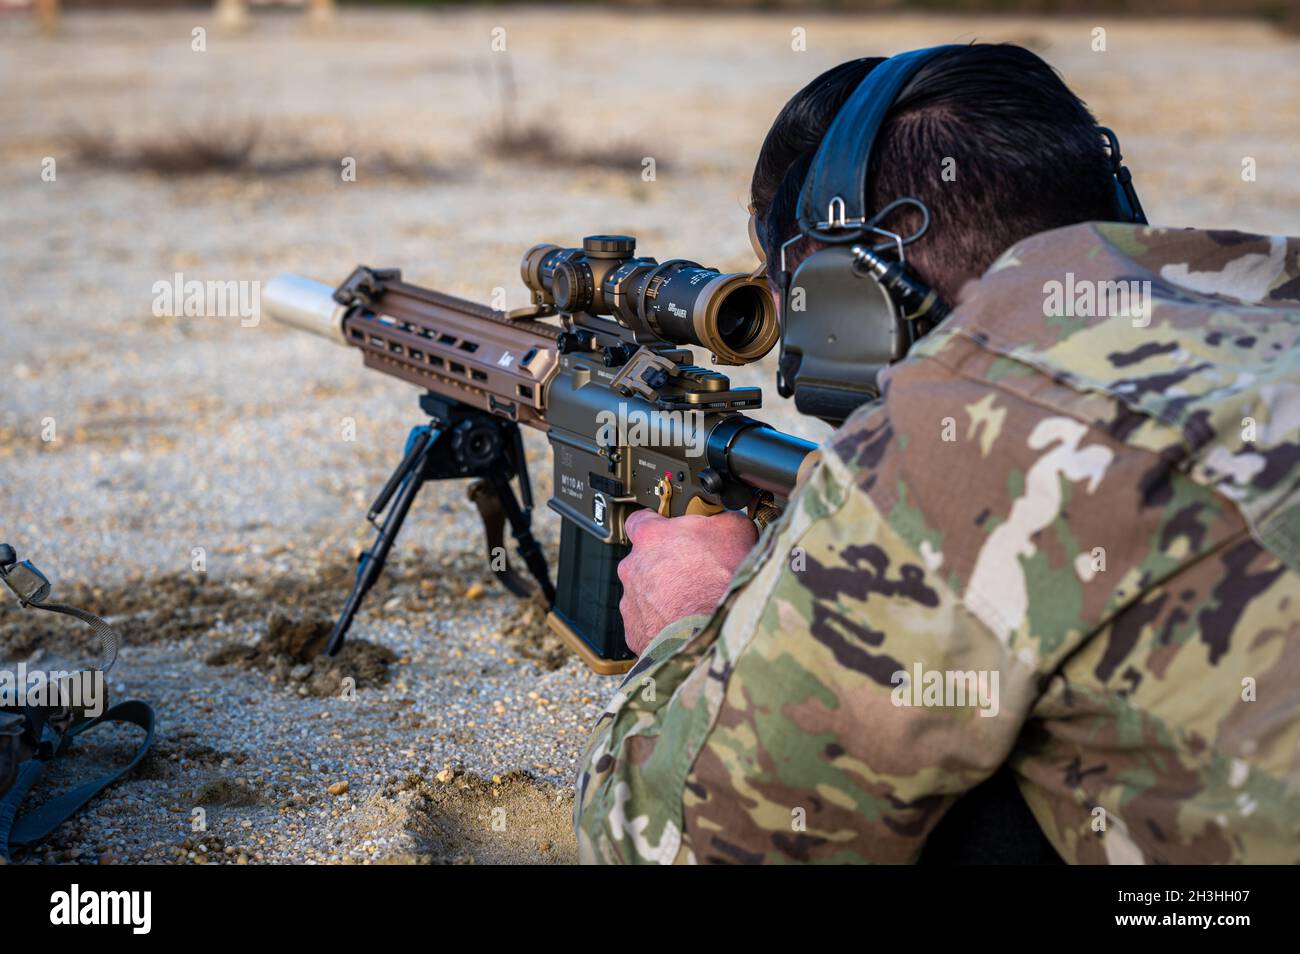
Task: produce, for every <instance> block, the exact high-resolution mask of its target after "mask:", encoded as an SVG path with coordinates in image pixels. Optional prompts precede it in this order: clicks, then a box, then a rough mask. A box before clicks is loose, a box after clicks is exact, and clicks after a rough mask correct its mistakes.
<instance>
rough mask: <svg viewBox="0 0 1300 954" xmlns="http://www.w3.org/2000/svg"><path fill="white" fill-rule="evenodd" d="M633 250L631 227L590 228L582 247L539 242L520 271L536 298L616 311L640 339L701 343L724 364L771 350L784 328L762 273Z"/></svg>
mask: <svg viewBox="0 0 1300 954" xmlns="http://www.w3.org/2000/svg"><path fill="white" fill-rule="evenodd" d="M635 251H636V239H634V238H633V237H632V236H630V235H589V236H587V237H586V238H585V239H583V240H582V248H560V247H559V246H558V245H550V244H541V245H534V246H533V247H532V248H530V249H529V250H528V251H527V252H526V253H525V254H524V259H523V262H522V263H521V264H520V266H519V272H520V275H521V276H522V277H523V280H524V284H525V285H527V286H528V287H529V289H530V290H531V291H532V292H533V296H534V299H535V301H536V303H537V304H540V305H553V306H554V307H555V308H556V309H557V310H558V311H561V312H564V313H566V314H575V313H578V312H584V313H586V314H591V315H601V316H607V317H612V318H614V319H615V320H616V321H617V322H618V323H619V324H621V325H622V326H623V327H625V328H628V329H630V330H632V331H633V332H635V333H636V335H637V339H638V341H640V340H641V339H643V338H645V339H658V340H660V341H667V342H670V343H672V344H678V345H696V346H698V347H701V348H706V349H708V350H709V351H711V352H712V353H713V355H714V357H715V358H716V359H717V361H718V362H719V363H720V364H747V363H748V362H750V361H757V360H758V359H759V358H761V357H763V355H765V354H767V353H768V352H769V351H771V350H772V346H773V345H775V344H776V341H777V338H778V336H779V335H780V329H779V327H778V325H777V317H776V306H775V304H774V303H773V301H772V297H771V295H770V294H769V293H768V289H767V285H766V283H765V282H764V281H763V280H762V279H760V278H752V277H750V276H749V275H748V274H746V273H744V272H735V273H732V274H727V275H724V274H722V273H720V272H719V271H718V270H717V269H715V268H705V267H703V266H702V265H699V264H697V263H696V262H688V261H685V260H683V259H672V260H670V261H667V262H662V263H661V262H657V261H655V260H654V259H653V258H636V257H634V255H633V253H634V252H635Z"/></svg>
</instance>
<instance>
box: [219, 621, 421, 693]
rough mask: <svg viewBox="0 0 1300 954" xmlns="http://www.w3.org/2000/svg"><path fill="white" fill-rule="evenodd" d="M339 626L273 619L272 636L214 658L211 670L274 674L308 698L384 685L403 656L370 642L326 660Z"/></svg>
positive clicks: (351, 643)
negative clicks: (347, 683)
mask: <svg viewBox="0 0 1300 954" xmlns="http://www.w3.org/2000/svg"><path fill="white" fill-rule="evenodd" d="M333 625H334V621H333V619H332V618H331V617H328V616H310V615H303V614H298V615H290V614H287V613H280V612H276V613H272V614H271V618H270V620H269V622H268V624H267V630H266V635H265V636H263V637H262V638H261V640H260V641H258V642H257V643H256V644H255V645H253V646H240V645H235V646H223V647H222V648H221V649H218V650H217V651H216V652H214V653H212V654H211V655H209V656H208V658H207V660H206V662H207V663H208V665H210V666H229V665H236V666H242V667H244V668H246V669H260V670H262V671H263V672H268V673H271V675H272V676H273V677H274V679H275V681H276V682H277V683H285V684H288V685H290V686H296V687H297V691H298V693H299V694H300V695H304V696H320V697H324V696H337V695H338V694H339V693H340V692H342V691H343V690H344V688H345V686H344V682H343V680H344V679H347V678H351V679H352V680H353V682H352V684H351V687H350V688H352V689H365V688H367V687H370V686H379V685H383V684H384V683H386V682H387V681H388V666H389V664H390V663H392V662H394V661H395V660H396V659H397V655H396V654H395V653H394V652H393V651H392V650H391V649H388V648H387V647H385V646H377V645H375V644H374V643H371V642H367V641H366V640H364V639H352V640H348V641H347V642H346V643H344V644H343V648H342V649H341V650H339V652H338V655H336V656H325V655H322V653H323V652H324V650H325V642H326V640H327V639H328V638H329V634H330V630H331V628H332V627H333Z"/></svg>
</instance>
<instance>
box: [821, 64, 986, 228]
mask: <svg viewBox="0 0 1300 954" xmlns="http://www.w3.org/2000/svg"><path fill="white" fill-rule="evenodd" d="M957 49H962V47H960V46H957V45H955V44H948V45H945V46H931V47H927V48H926V49H923V50H912V51H911V52H908V53H899V54H896V55H895V56H891V57H889V58H888V59H887V60H885V61H884V62H882V63H881V64H880V65H878V66H876V67H875V68H874V69H873V70H872V71H871V72H870V73H868V74H867V75H866V76H865V77H864V78H863V80H862V82H861V83H859V84H858V87H857V89H855V90H854V91H853V94H852V95H851V96H850V97H849V98H848V100H847V101H846V102H845V103H844V105H843V106H842V107H840V110H839V113H838V114H836V116H835V119H834V121H833V122H832V123H831V127H830V129H829V130H827V132H826V135H825V137H824V138H823V139H822V143H821V146H820V148H818V150H817V154H816V156H814V157H813V161H812V168H811V170H810V171H809V173H808V178H807V179H806V180H805V181H804V185H803V191H802V192H800V193H799V228H800V230H801V231H802V232H804V233H805V234H809V233H815V232H819V231H822V230H825V229H830V228H841V229H843V228H850V229H851V228H854V227H859V228H860V227H861V226H862V225H863V224H865V223H866V222H867V220H868V219H870V218H871V214H872V212H871V210H869V209H868V208H867V195H866V192H867V169H868V167H869V165H870V163H871V152H872V149H873V148H874V146H875V143H876V134H877V133H878V132H879V131H880V127H881V125H882V124H883V123H884V121H885V114H886V113H888V112H889V109H890V107H891V106H893V105H894V101H895V100H896V99H897V98H898V93H899V91H900V90H901V89H902V88H903V86H904V85H906V83H907V81H908V80H910V79H911V78H912V77H913V76H914V75H916V72H917V70H919V69H920V68H921V67H922V66H924V65H925V64H926V63H928V62H929V61H930V60H932V59H934V58H935V57H936V56H938V55H940V54H942V53H946V52H948V51H949V50H957ZM846 186H847V188H846Z"/></svg>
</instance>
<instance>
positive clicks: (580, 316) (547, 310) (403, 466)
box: [263, 235, 813, 674]
mask: <svg viewBox="0 0 1300 954" xmlns="http://www.w3.org/2000/svg"><path fill="white" fill-rule="evenodd" d="M635 248H636V241H635V239H633V238H631V237H630V236H625V235H596V236H588V237H587V238H586V239H585V240H584V241H583V247H582V248H560V247H558V246H555V245H549V244H541V245H535V246H533V247H532V248H531V249H529V250H528V252H527V253H526V254H525V255H524V258H523V262H522V264H521V266H520V273H521V276H522V278H523V281H524V283H525V285H527V286H528V288H529V290H530V292H531V296H532V304H530V305H529V306H528V307H526V308H520V309H515V310H513V311H508V312H507V311H500V310H497V309H493V308H489V307H487V306H485V305H480V304H477V303H475V302H471V301H466V300H464V299H461V298H455V297H453V296H451V295H446V294H443V293H441V292H437V291H433V290H431V289H428V288H421V287H419V286H417V285H413V284H410V283H408V282H404V281H402V277H401V272H400V271H399V270H397V269H374V268H368V267H366V266H359V267H358V268H357V269H356V270H354V271H353V272H352V274H351V275H349V276H348V278H347V279H346V280H345V281H344V282H343V283H342V284H341V285H339V286H338V287H337V288H331V287H330V286H328V285H324V284H322V283H320V282H315V281H312V280H310V279H306V278H302V277H299V276H296V275H280V276H278V277H276V278H275V279H273V280H272V281H271V282H269V283H268V285H267V287H266V289H265V291H264V293H263V307H264V308H265V309H266V310H267V312H268V313H269V314H270V315H271V317H272V318H274V319H275V320H277V321H279V322H281V323H284V324H287V325H290V326H293V327H296V328H299V329H303V330H307V331H311V332H313V333H316V334H320V335H323V336H325V337H327V338H330V339H331V340H334V341H336V342H339V343H341V344H345V345H350V346H352V347H355V348H358V349H359V350H360V351H361V353H362V359H363V361H364V363H365V366H366V367H368V368H372V369H374V370H376V371H380V372H383V373H385V374H391V375H393V376H394V377H397V378H401V379H402V380H404V381H408V382H410V383H412V384H415V385H417V386H419V387H422V388H424V389H425V393H424V395H422V396H421V398H420V408H421V410H422V411H423V412H424V413H425V414H426V415H427V416H428V418H429V423H428V424H426V425H421V426H418V427H416V428H415V429H413V430H412V431H411V434H410V436H409V437H408V439H407V444H406V450H405V453H404V455H403V458H402V462H401V463H400V464H399V465H398V467H397V469H396V470H395V471H394V472H393V474H392V476H391V477H389V479H388V481H387V482H386V483H385V484H384V487H383V489H382V490H381V491H380V493H379V496H378V497H377V498H376V499H375V502H374V503H373V504H372V505H371V507H370V510H369V512H368V513H367V520H368V521H369V522H370V523H372V524H374V526H375V527H376V529H377V531H378V532H377V535H376V537H375V541H374V544H373V545H372V546H371V547H370V548H369V549H368V550H366V551H364V552H363V553H362V554H361V555H360V557H359V558H358V560H359V562H358V567H357V577H356V583H355V585H354V586H353V589H352V592H351V594H350V595H349V596H348V599H347V602H346V603H345V605H344V608H343V611H342V613H341V614H340V616H339V619H338V621H337V622H336V623H335V625H334V628H333V631H332V632H331V634H330V639H329V643H328V644H327V649H326V651H327V652H328V653H329V654H331V655H333V654H334V653H336V652H338V650H339V648H340V647H341V646H342V645H343V639H344V636H345V635H346V633H347V630H348V627H349V626H350V625H351V622H352V618H353V617H354V616H355V614H356V612H357V609H358V607H359V606H360V604H361V601H362V600H363V599H364V598H365V595H366V592H367V591H368V590H369V589H370V588H371V586H373V585H374V583H375V581H376V580H377V579H378V577H379V574H380V573H381V572H382V570H383V566H384V562H385V559H386V557H387V555H388V552H389V550H390V549H391V547H392V545H393V542H394V540H395V539H396V537H397V534H398V531H399V530H400V529H401V526H402V522H403V521H404V520H405V519H406V515H407V512H408V511H409V510H410V507H411V504H412V502H413V501H414V499H415V496H416V494H417V493H418V492H419V489H420V487H421V486H422V485H423V483H424V482H425V481H427V480H443V479H452V478H472V479H473V482H472V483H471V485H470V488H469V496H470V499H471V500H473V501H474V503H475V505H476V506H477V508H478V510H479V513H480V515H481V516H482V518H483V524H484V528H485V531H486V539H487V547H488V555H489V565H490V566H491V568H492V571H493V573H494V574H495V575H496V577H497V578H498V579H499V580H500V581H501V583H502V584H503V585H504V586H505V587H506V588H507V589H508V590H510V592H512V593H514V594H515V595H517V596H520V597H524V598H527V597H530V596H533V595H536V592H537V591H540V595H541V596H542V598H543V599H544V600H545V602H546V604H547V606H548V610H549V611H548V614H547V622H548V624H549V625H550V627H551V628H552V629H553V630H554V631H555V632H556V633H557V634H558V635H559V636H560V638H561V639H562V640H563V641H564V642H565V643H566V645H568V646H569V647H570V648H571V649H573V650H574V651H575V652H577V653H578V655H579V656H580V657H581V658H582V660H583V661H584V662H585V663H586V664H587V665H588V666H590V667H591V668H592V669H593V670H595V671H596V672H599V673H603V674H612V673H619V672H625V671H627V669H629V668H630V667H631V665H632V663H633V662H634V661H635V660H634V658H633V656H632V653H631V652H630V651H629V650H628V648H627V645H626V643H625V642H624V639H623V621H622V617H621V616H620V614H619V600H620V599H621V598H622V585H621V583H620V582H619V579H618V573H617V568H618V562H619V560H621V559H622V558H623V557H624V556H625V555H626V554H627V552H628V550H629V547H630V545H629V543H628V540H627V536H626V534H625V533H624V529H623V524H624V521H625V519H626V518H627V515H628V514H629V513H631V512H632V511H633V510H635V509H637V508H641V507H652V508H654V509H655V510H657V511H658V512H659V513H660V514H662V515H663V516H666V517H674V516H681V515H682V514H713V513H718V512H720V511H722V510H723V509H724V508H726V509H733V510H739V509H742V508H743V509H747V511H748V513H749V515H750V517H751V518H753V519H754V520H755V521H756V522H757V523H758V524H759V525H760V526H762V525H765V524H766V523H767V522H768V521H770V520H771V519H772V518H773V517H775V516H776V515H778V514H779V513H780V508H781V506H782V505H783V504H784V502H785V499H786V498H787V497H788V496H789V494H790V492H791V490H792V489H793V487H794V485H795V482H796V477H797V475H798V472H799V467H800V465H801V464H802V463H803V461H804V458H805V457H806V456H807V455H808V453H809V452H810V451H812V449H813V445H812V444H810V443H809V442H807V441H804V440H801V439H799V438H797V437H792V436H790V435H788V434H783V433H781V432H780V431H777V430H775V429H773V428H771V427H769V426H768V425H766V424H763V423H762V422H760V421H757V420H754V419H753V418H751V417H748V416H747V415H746V414H744V413H743V412H744V411H749V410H753V409H755V408H757V407H759V406H760V405H761V403H762V393H761V391H760V389H758V388H754V387H734V388H733V387H732V386H731V382H730V381H729V379H728V378H727V377H726V376H725V375H723V374H721V373H720V372H718V371H716V370H713V369H710V368H704V367H700V366H698V365H696V364H695V363H694V355H693V354H692V352H691V350H690V346H696V347H700V348H703V349H705V350H707V351H709V352H711V353H712V355H713V359H714V363H715V364H722V365H740V364H745V363H747V362H750V361H756V360H758V359H759V358H761V357H762V356H763V355H764V354H766V353H767V352H768V351H769V350H771V348H772V346H773V345H774V344H775V343H776V341H777V337H778V335H779V328H778V325H777V319H776V311H775V305H774V303H773V301H772V299H771V297H770V295H769V294H768V291H767V289H766V287H765V285H764V283H763V280H762V279H761V278H758V277H756V276H751V275H746V274H744V273H733V274H721V273H719V272H718V271H717V270H716V269H710V268H704V267H702V266H700V265H698V264H696V263H694V262H687V261H682V260H671V261H667V262H663V263H659V262H657V261H655V260H654V259H652V258H638V257H635V256H634V252H635ZM552 318H554V319H557V321H558V323H552V322H550V321H548V319H552ZM521 424H524V425H528V426H530V427H535V428H537V429H539V430H541V431H544V432H545V433H546V435H547V437H548V439H549V440H550V444H551V448H552V451H553V456H554V462H555V470H554V495H553V496H552V497H551V499H550V501H548V506H549V507H550V508H551V509H552V510H554V511H555V512H556V513H558V514H559V515H560V517H561V518H562V520H561V531H560V552H559V562H558V567H557V574H556V582H555V584H554V585H553V584H552V583H551V580H550V574H549V568H548V566H547V561H546V558H545V555H544V554H543V552H542V549H541V547H540V545H539V544H538V542H537V541H536V539H535V538H534V537H533V535H532V529H531V526H532V511H533V496H532V488H531V485H530V481H529V478H528V470H527V465H526V462H525V459H524V451H523V441H522V437H521V434H520V431H519V425H521ZM512 481H514V482H515V483H516V484H517V485H518V490H519V494H518V497H516V495H515V492H514V488H513V486H512V483H511V482H512ZM385 510H388V514H387V516H386V517H385V519H384V521H383V523H378V522H377V521H378V518H379V516H380V515H381V514H382V513H384V511H385ZM507 523H508V524H509V526H510V530H511V534H512V536H513V537H514V540H515V544H516V550H517V552H518V554H519V556H520V558H521V559H522V561H523V563H524V566H525V567H527V569H528V571H529V573H530V574H531V575H532V577H533V579H534V580H535V581H536V589H534V587H533V586H532V585H530V584H529V583H528V582H527V581H525V580H524V579H523V578H522V577H521V576H519V575H518V574H517V573H516V572H515V571H514V570H513V569H512V568H511V567H510V564H509V561H508V559H507V558H506V551H505V547H504V545H503V542H504V527H505V525H506V524H507Z"/></svg>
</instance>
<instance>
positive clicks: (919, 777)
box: [575, 453, 1034, 863]
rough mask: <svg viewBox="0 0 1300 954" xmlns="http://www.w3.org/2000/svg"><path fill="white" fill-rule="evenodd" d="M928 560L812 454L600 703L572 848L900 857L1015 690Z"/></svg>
mask: <svg viewBox="0 0 1300 954" xmlns="http://www.w3.org/2000/svg"><path fill="white" fill-rule="evenodd" d="M895 516H896V515H895ZM940 562H941V561H938V560H937V558H936V557H935V556H934V555H931V556H930V558H929V559H928V560H927V557H926V556H925V555H923V554H922V553H918V552H916V551H915V550H913V549H912V548H911V547H910V546H909V545H908V544H907V543H906V542H905V541H904V540H903V538H902V537H901V536H900V535H899V534H898V533H897V532H896V531H895V530H894V529H893V527H892V526H891V523H890V521H888V520H886V519H885V516H884V515H882V514H881V513H880V512H879V511H878V510H877V509H876V507H875V505H874V504H873V502H872V500H871V499H870V497H869V496H868V495H867V494H866V493H865V492H864V491H863V489H862V488H861V487H860V486H859V485H858V483H857V482H855V480H854V473H853V471H852V470H851V469H850V468H849V467H848V466H847V465H846V464H845V463H844V461H843V459H841V457H839V456H837V455H836V454H834V453H827V454H826V455H825V459H823V460H822V461H821V463H820V464H819V465H818V467H817V469H816V470H815V471H814V472H813V474H812V475H811V477H810V479H809V480H808V481H806V482H805V484H804V485H803V486H802V488H801V490H800V491H799V492H798V493H797V494H796V496H795V497H794V498H793V500H792V501H791V504H790V507H789V508H788V509H787V511H786V514H785V516H784V517H783V518H782V519H781V520H780V521H779V522H778V523H777V524H775V525H774V526H773V527H772V528H771V529H769V531H768V532H767V533H765V534H764V536H763V538H762V539H761V541H760V543H759V545H758V546H757V547H756V548H755V550H754V552H752V553H751V554H750V557H749V558H748V559H747V561H746V562H745V564H744V565H743V566H742V567H741V568H740V570H739V571H738V572H737V574H736V577H735V579H734V580H733V582H732V585H731V589H730V590H729V591H728V594H727V596H726V597H725V598H724V600H723V601H722V603H721V605H720V606H719V608H718V610H716V611H715V612H714V614H713V615H712V616H711V617H710V618H708V619H707V620H700V619H692V620H690V621H681V622H680V623H679V624H675V625H674V626H673V627H669V629H667V630H665V631H664V632H663V633H661V634H660V636H659V637H657V638H656V641H655V645H654V646H653V647H652V648H653V649H654V650H656V652H654V653H653V654H647V657H646V658H643V659H642V660H641V661H640V662H638V665H637V666H636V667H635V668H634V669H633V670H632V671H631V672H630V673H629V674H628V677H627V679H626V680H625V681H624V683H623V685H622V687H621V688H620V690H619V691H618V693H617V694H616V695H615V697H614V699H613V700H611V702H610V704H609V706H608V707H607V709H606V711H605V713H604V714H603V715H602V716H601V719H600V720H599V722H598V724H597V728H596V732H595V735H594V737H593V739H592V741H591V743H590V744H589V748H588V750H587V753H586V757H585V764H584V766H583V771H582V773H581V775H580V777H579V783H578V799H577V804H576V807H575V823H576V827H577V831H578V841H579V852H580V856H581V857H582V859H583V860H584V861H601V862H652V863H669V862H692V861H698V862H782V861H787V862H795V861H797V862H816V861H823V862H850V861H859V862H862V861H865V862H909V861H912V860H914V859H915V858H916V856H917V854H919V852H920V849H921V847H922V845H923V844H924V841H925V838H926V836H927V834H928V833H929V831H930V830H931V829H932V828H933V827H934V825H935V823H936V822H937V821H938V820H939V818H940V817H941V816H942V814H943V812H944V811H945V810H946V809H947V807H948V806H949V805H950V804H951V803H952V801H954V800H955V798H956V797H957V796H958V795H960V794H961V793H962V792H964V791H965V790H967V789H969V788H971V787H973V786H974V785H976V784H978V783H979V782H980V781H982V780H983V779H984V778H986V777H987V776H988V775H989V774H991V773H992V772H993V771H994V770H995V769H996V768H997V766H998V765H999V764H1001V762H1002V761H1003V759H1004V758H1005V757H1006V756H1007V754H1008V753H1009V751H1010V749H1011V747H1012V746H1013V744H1014V743H1015V740H1016V737H1017V735H1018V734H1019V732H1020V729H1021V726H1022V725H1023V723H1024V720H1025V718H1026V714H1027V712H1028V710H1029V708H1030V706H1031V703H1032V699H1033V685H1034V679H1033V674H1032V672H1031V671H1030V670H1029V669H1027V668H1025V667H1024V666H1022V665H1021V664H1019V663H1018V661H1017V660H1016V659H1014V658H1012V657H1011V655H1010V654H1009V653H1008V651H1007V650H1006V648H1005V646H1004V645H1003V643H1001V642H1000V641H999V640H998V639H997V638H996V637H995V636H994V635H993V634H992V633H991V632H990V631H989V630H988V629H987V628H986V627H984V626H983V625H982V624H981V623H980V622H979V621H978V620H977V619H976V618H974V617H973V616H972V615H971V614H970V613H969V612H968V611H967V610H966V609H965V608H964V607H962V606H961V604H960V602H959V601H958V600H957V599H956V598H955V597H954V595H953V593H952V592H951V591H950V590H949V589H948V587H947V585H946V584H945V582H944V580H943V579H942V577H941V574H940V573H939V572H937V570H932V569H929V568H928V567H929V566H936V567H937V566H938V564H939V563H940Z"/></svg>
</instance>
